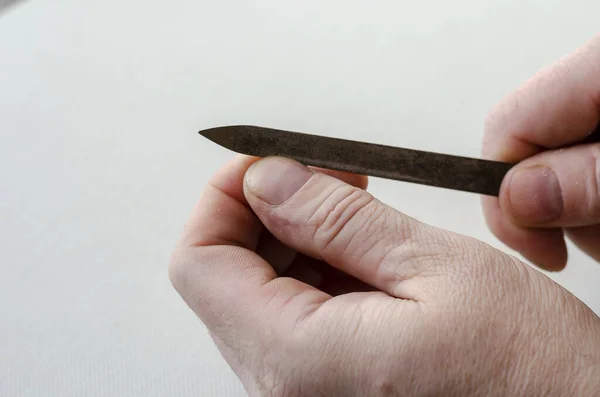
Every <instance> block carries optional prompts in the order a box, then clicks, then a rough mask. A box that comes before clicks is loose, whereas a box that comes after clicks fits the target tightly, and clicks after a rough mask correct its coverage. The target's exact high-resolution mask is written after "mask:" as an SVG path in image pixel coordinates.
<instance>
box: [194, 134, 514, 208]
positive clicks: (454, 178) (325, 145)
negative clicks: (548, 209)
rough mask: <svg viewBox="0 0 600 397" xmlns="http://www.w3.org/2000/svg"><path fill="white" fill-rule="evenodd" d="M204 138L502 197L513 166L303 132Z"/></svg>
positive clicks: (260, 153) (245, 150)
mask: <svg viewBox="0 0 600 397" xmlns="http://www.w3.org/2000/svg"><path fill="white" fill-rule="evenodd" d="M200 134H201V135H202V136H204V137H206V138H208V139H210V140H211V141H213V142H215V143H217V144H219V145H221V146H223V147H225V148H227V149H229V150H232V151H234V152H237V153H241V154H245V155H249V156H254V157H270V156H279V157H286V158H290V159H294V160H296V161H298V162H300V163H302V164H304V165H307V166H314V167H319V168H325V169H330V170H337V171H346V172H351V173H355V174H361V175H367V176H373V177H379V178H386V179H392V180H397V181H403V182H410V183H417V184H421V185H428V186H434V187H440V188H446V189H452V190H460V191H465V192H471V193H478V194H482V195H487V196H498V194H499V192H500V185H501V184H502V180H503V178H504V176H505V175H506V173H507V172H508V171H509V170H510V168H511V167H512V166H513V164H508V163H501V162H495V161H488V160H481V159H474V158H467V157H458V156H452V155H447V154H438V153H431V152H424V151H418V150H412V149H404V148H398V147H391V146H384V145H377V144H373V143H366V142H357V141H351V140H345V139H337V138H329V137H324V136H318V135H311V134H306V133H300V132H291V131H283V130H277V129H271V128H264V127H256V126H248V125H235V126H224V127H217V128H210V129H207V130H203V131H200Z"/></svg>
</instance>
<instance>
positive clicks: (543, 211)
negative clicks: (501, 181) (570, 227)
mask: <svg viewBox="0 0 600 397" xmlns="http://www.w3.org/2000/svg"><path fill="white" fill-rule="evenodd" d="M508 197H509V201H510V209H511V212H512V216H513V217H515V219H516V220H517V221H519V222H523V223H525V224H527V225H535V224H540V223H547V222H551V221H554V220H556V219H558V218H559V217H560V216H561V214H562V212H563V197H562V192H561V190H560V184H559V182H558V178H557V177H556V174H555V173H554V171H552V169H550V168H548V167H545V166H534V167H529V168H525V169H522V170H518V171H516V173H515V174H514V175H513V176H512V178H511V180H510V184H509V195H508Z"/></svg>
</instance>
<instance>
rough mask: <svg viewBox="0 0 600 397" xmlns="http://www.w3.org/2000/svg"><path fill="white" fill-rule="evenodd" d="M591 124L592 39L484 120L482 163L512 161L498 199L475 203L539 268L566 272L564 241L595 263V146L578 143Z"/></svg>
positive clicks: (599, 252) (599, 222)
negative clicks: (512, 164) (569, 242)
mask: <svg viewBox="0 0 600 397" xmlns="http://www.w3.org/2000/svg"><path fill="white" fill-rule="evenodd" d="M599 122H600V36H597V37H596V38H594V39H593V40H591V41H590V42H588V43H587V44H586V45H585V46H584V47H582V48H581V49H579V50H578V51H576V52H574V53H573V54H571V55H569V56H567V57H565V58H563V59H561V60H560V61H559V62H557V63H556V64H554V65H553V66H551V67H549V68H547V69H545V70H543V71H541V72H540V73H538V74H537V75H536V76H535V77H534V78H533V79H531V80H530V81H528V82H527V83H526V84H524V86H523V87H522V88H520V89H519V90H518V91H516V92H514V93H512V94H511V95H509V96H508V97H507V98H505V99H504V100H503V101H502V102H501V103H500V104H499V105H498V106H497V107H496V108H495V109H494V110H493V111H492V112H491V113H490V116H489V117H488V119H487V121H486V135H485V140H484V145H483V155H484V157H486V158H489V159H492V160H499V161H506V162H511V163H517V162H520V163H519V164H518V165H517V166H516V167H515V168H514V169H513V170H512V171H511V172H509V174H508V175H507V177H506V178H505V180H504V182H503V185H502V188H501V192H500V197H499V198H498V199H496V198H485V199H484V200H483V207H484V213H485V216H486V219H487V222H488V225H489V226H490V229H491V230H492V232H493V233H494V234H495V235H496V236H497V237H498V238H499V239H500V240H502V241H503V242H504V243H505V244H507V245H508V246H509V247H511V248H512V249H514V250H516V251H518V252H520V253H521V254H522V255H523V256H524V257H525V258H527V259H528V260H530V261H531V262H533V263H534V264H536V265H538V266H540V267H542V268H544V269H547V270H561V269H562V268H563V267H564V266H565V265H566V262H567V248H566V244H565V236H566V237H568V238H569V239H570V240H571V241H573V242H574V243H575V244H576V245H577V246H578V247H579V248H580V249H582V250H583V251H584V252H585V253H587V254H588V255H589V256H591V257H592V258H594V259H596V260H597V261H600V143H594V144H578V143H581V142H582V141H584V140H586V139H588V140H590V134H592V132H593V131H594V130H595V129H596V128H597V127H598V124H599ZM599 135H600V131H599V132H597V133H596V134H595V136H591V138H596V139H595V140H596V141H597V140H598V139H597V138H598V137H600V136H599ZM592 140H594V139H592ZM564 146H570V147H569V148H567V149H564V148H563V147H564Z"/></svg>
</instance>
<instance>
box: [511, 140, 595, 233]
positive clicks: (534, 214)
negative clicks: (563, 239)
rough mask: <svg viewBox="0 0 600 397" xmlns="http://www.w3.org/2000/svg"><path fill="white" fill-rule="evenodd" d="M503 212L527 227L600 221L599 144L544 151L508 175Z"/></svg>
mask: <svg viewBox="0 0 600 397" xmlns="http://www.w3.org/2000/svg"><path fill="white" fill-rule="evenodd" d="M500 205H501V207H502V210H503V212H504V213H505V214H506V215H508V216H509V217H510V218H512V220H513V221H514V222H515V223H516V224H518V225H521V226H526V227H553V228H555V227H562V228H570V227H580V226H589V225H594V224H597V223H600V145H597V144H596V145H581V146H576V147H572V148H569V149H564V150H557V151H552V152H544V153H542V154H539V155H537V156H534V157H531V158H529V159H527V160H525V161H523V162H522V163H520V164H518V165H517V166H515V167H514V168H513V169H512V170H511V171H510V172H509V174H508V175H507V177H506V178H505V181H504V183H503V186H502V189H501V192H500Z"/></svg>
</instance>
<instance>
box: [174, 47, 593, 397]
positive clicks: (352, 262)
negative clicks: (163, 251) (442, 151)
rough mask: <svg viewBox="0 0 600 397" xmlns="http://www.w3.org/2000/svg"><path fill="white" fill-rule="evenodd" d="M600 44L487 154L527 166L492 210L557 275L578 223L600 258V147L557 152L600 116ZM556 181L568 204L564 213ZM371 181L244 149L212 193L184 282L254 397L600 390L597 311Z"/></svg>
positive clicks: (505, 117) (501, 133)
mask: <svg viewBox="0 0 600 397" xmlns="http://www.w3.org/2000/svg"><path fill="white" fill-rule="evenodd" d="M599 43H600V41H599V40H598V39H595V40H594V41H592V42H591V43H590V44H588V45H587V46H586V47H584V48H583V49H581V50H579V51H578V52H576V53H575V54H574V55H571V56H570V57H567V58H566V59H565V60H561V62H559V63H558V64H557V65H555V66H553V67H552V68H550V69H548V70H546V71H543V72H542V73H541V74H540V75H538V76H536V77H535V78H534V79H533V80H532V81H530V82H528V83H527V84H525V85H524V87H523V88H521V89H520V90H519V91H517V93H515V94H513V95H511V96H509V97H508V98H507V99H505V100H504V101H503V102H502V103H501V104H500V105H499V106H498V107H497V108H496V109H495V110H494V111H493V112H492V114H491V115H490V117H489V119H488V122H487V127H486V128H487V133H486V141H485V144H484V154H485V155H486V157H488V158H492V159H497V160H504V161H521V160H522V162H521V163H520V164H519V165H518V166H517V167H516V168H515V170H514V171H513V172H512V173H511V175H509V176H507V180H506V181H505V184H504V186H503V189H502V193H501V196H500V197H499V199H495V200H493V199H487V200H484V209H485V214H486V218H487V219H488V222H489V224H490V226H491V228H492V230H493V231H494V232H495V233H496V235H497V236H498V237H499V238H500V239H502V240H503V241H504V242H506V243H507V244H508V245H510V246H512V247H513V248H516V249H518V250H519V251H520V252H522V253H523V255H525V256H526V257H528V258H533V259H532V260H533V261H534V262H535V263H538V264H540V265H541V266H544V267H546V268H551V269H560V268H561V267H562V266H564V262H565V261H566V250H564V236H563V232H562V230H563V229H564V230H566V233H567V235H568V236H569V237H570V238H572V239H573V240H574V241H576V242H577V243H578V244H579V246H580V247H581V248H582V249H584V250H586V252H587V253H589V254H590V255H591V256H592V257H595V258H598V255H599V252H598V251H597V247H598V246H600V244H598V243H599V241H598V239H599V238H600V237H598V236H600V233H598V232H599V230H598V226H597V225H598V224H599V223H600V222H599V219H600V218H599V216H598V215H599V214H598V213H597V210H598V208H599V207H600V205H599V202H598V201H594V200H598V196H597V193H598V189H597V186H598V185H597V184H596V183H597V181H598V180H597V179H595V177H598V175H599V173H600V171H599V170H600V168H594V167H593V166H597V164H598V160H597V159H598V152H599V149H598V148H597V147H595V146H594V145H589V146H580V147H574V148H569V149H566V150H563V151H560V150H556V149H558V148H560V147H561V146H564V145H565V144H568V143H575V142H577V141H579V140H581V139H582V138H584V137H585V135H586V134H589V132H590V131H592V130H593V129H594V127H595V125H596V124H597V123H598V119H599V118H600V116H599V113H598V110H599V109H600V106H597V103H596V102H595V99H596V98H600V90H598V91H595V90H594V89H595V88H594V85H596V86H597V88H600V83H599V82H600V69H599V70H596V67H595V66H593V65H599V66H600V62H596V63H595V64H594V63H593V62H592V61H594V60H598V61H600V45H599ZM593 76H597V77H596V78H595V79H594V78H593ZM588 82H589V84H588ZM544 148H549V150H544ZM540 165H544V166H546V167H550V168H551V169H552V170H553V171H554V173H555V174H556V175H557V180H558V182H557V181H553V180H552V179H551V178H550V177H549V176H548V175H549V173H548V172H547V171H543V172H536V171H537V170H538V168H539V167H540ZM530 166H535V167H534V168H535V169H534V170H533V171H531V170H529V168H528V167H530ZM520 170H521V171H523V172H524V174H523V175H520V178H521V181H516V182H515V181H511V178H512V177H514V175H517V174H518V172H519V171H520ZM578 178H579V183H575V182H576V180H577V179H578ZM599 179H600V178H599ZM523 180H524V182H523ZM556 186H558V187H560V189H561V194H560V198H561V201H560V205H548V203H547V202H544V200H543V199H544V198H547V197H549V196H550V193H548V192H549V191H550V189H551V188H552V187H556ZM366 187H367V180H366V178H364V177H361V176H357V175H350V174H344V173H336V172H331V171H326V170H315V169H309V168H306V167H304V166H302V165H300V164H298V163H295V162H293V161H291V160H286V159H280V158H269V159H262V160H259V159H256V158H250V157H244V156H237V157H235V158H234V159H233V160H232V161H231V162H229V163H228V164H226V165H224V166H223V168H222V169H221V170H220V171H219V172H218V173H217V174H216V175H215V176H214V177H213V178H212V180H211V181H210V182H209V184H208V185H207V186H206V188H205V190H204V192H203V194H202V197H201V198H200V201H199V202H198V204H197V206H196V208H195V209H194V211H193V213H192V215H191V217H190V220H189V222H188V223H187V225H186V227H185V230H184V232H183V234H182V237H181V239H180V241H179V243H178V245H177V247H176V249H175V251H174V253H173V257H172V261H171V264H170V268H169V269H170V278H171V281H172V283H173V285H174V286H175V288H176V290H177V291H178V292H179V294H180V295H181V296H182V298H183V300H184V301H185V302H186V303H187V305H188V306H189V307H190V308H191V309H192V310H193V311H194V312H195V314H196V315H197V316H198V317H199V318H200V319H201V320H202V322H203V323H204V324H205V325H206V327H207V328H208V329H209V331H210V333H211V336H212V338H213V340H214V341H215V343H216V345H217V346H218V348H219V349H220V351H221V353H222V355H223V357H224V358H225V360H227V362H228V363H229V364H230V365H231V367H232V369H233V370H234V371H235V373H236V374H237V375H238V377H239V378H240V380H241V382H242V383H243V385H244V387H245V388H246V390H247V392H248V394H249V395H250V396H274V397H288V396H289V397H300V396H450V397H452V396H461V397H464V396H524V395H527V396H592V395H600V318H598V316H596V315H595V314H594V313H593V312H592V311H591V310H590V309H589V308H588V307H587V306H585V305H584V304H583V303H582V302H581V301H579V300H578V299H577V298H576V297H574V296H573V295H571V294H570V293H569V292H567V291H566V290H564V289H563V288H562V287H560V286H559V285H557V284H555V283H553V282H552V281H551V280H550V279H549V278H547V277H546V276H544V275H543V274H542V273H540V272H538V271H537V270H535V269H534V268H532V267H530V266H527V265H525V264H524V263H523V262H521V261H519V260H518V259H516V258H514V257H512V256H509V255H507V254H505V253H503V252H501V251H498V250H496V249H494V248H492V247H490V246H488V245H486V244H484V243H482V242H480V241H478V240H476V239H473V238H470V237H466V236H462V235H458V234H454V233H451V232H448V231H445V230H441V229H437V228H434V227H431V226H429V225H426V224H423V223H420V222H418V221H417V220H415V219H413V218H411V217H409V216H407V215H406V214H402V213H400V212H398V211H396V210H395V209H393V208H391V207H389V206H387V205H385V204H383V203H381V202H380V201H378V200H377V199H376V198H375V197H373V196H372V195H370V194H369V193H368V192H367V191H366ZM534 188H535V189H538V191H534V192H533V193H532V189H534ZM536 192H537V193H536ZM532 197H533V198H532ZM540 197H541V199H540ZM519 205H521V207H518V206H519ZM523 208H524V210H523ZM550 212H552V215H553V216H554V217H553V218H551V219H550V218H549V216H548V213H550ZM557 213H558V215H556V214H557ZM540 220H543V221H540ZM532 225H533V226H532Z"/></svg>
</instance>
